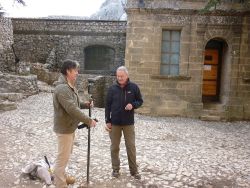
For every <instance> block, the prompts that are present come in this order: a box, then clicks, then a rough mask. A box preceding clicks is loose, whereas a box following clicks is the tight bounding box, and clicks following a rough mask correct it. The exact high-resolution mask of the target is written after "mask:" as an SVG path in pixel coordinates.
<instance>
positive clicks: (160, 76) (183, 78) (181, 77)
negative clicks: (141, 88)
mask: <svg viewBox="0 0 250 188" xmlns="http://www.w3.org/2000/svg"><path fill="white" fill-rule="evenodd" d="M151 78H153V79H166V80H190V79H191V76H184V75H178V76H172V75H160V74H155V75H151Z"/></svg>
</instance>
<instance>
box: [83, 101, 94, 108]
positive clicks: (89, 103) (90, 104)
mask: <svg viewBox="0 0 250 188" xmlns="http://www.w3.org/2000/svg"><path fill="white" fill-rule="evenodd" d="M84 104H85V106H87V107H88V108H89V107H91V108H93V107H94V102H93V101H91V102H89V101H87V102H85V103H84Z"/></svg>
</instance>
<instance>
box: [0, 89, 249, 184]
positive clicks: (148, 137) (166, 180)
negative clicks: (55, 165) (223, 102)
mask: <svg viewBox="0 0 250 188" xmlns="http://www.w3.org/2000/svg"><path fill="white" fill-rule="evenodd" d="M86 113H87V111H86ZM93 116H95V117H96V118H98V119H99V123H98V125H97V127H96V128H94V129H92V130H91V165H90V187H117V188H118V187H119V188H120V187H121V188H122V187H142V188H149V187H150V188H160V187H164V188H165V187H181V188H182V187H199V188H203V187H204V188H213V187H214V188H223V187H224V188H226V187H232V188H241V187H246V188H247V187H250V122H233V123H224V122H203V121H199V120H193V119H186V118H167V117H166V118H154V117H148V116H142V115H136V145H137V158H138V165H139V169H140V173H141V175H142V180H140V181H138V180H134V179H133V178H132V177H131V176H130V174H129V170H128V164H127V157H126V150H125V145H124V142H122V143H121V153H120V157H121V173H122V175H121V177H120V178H119V179H116V178H112V177H111V164H110V152H109V145H110V141H109V137H108V134H107V132H105V130H104V110H103V109H96V108H95V109H93ZM0 120H1V126H0V133H1V136H0V142H1V147H0V164H1V168H0V187H1V188H9V187H11V188H19V187H27V188H39V187H46V186H45V184H44V183H43V182H41V181H39V180H30V179H29V178H28V177H26V176H23V175H21V168H22V167H24V166H25V165H26V164H27V163H29V162H31V161H37V160H40V159H43V156H44V155H46V156H47V157H48V158H49V160H50V161H51V162H53V161H54V160H55V156H56V147H57V146H56V140H55V139H56V137H55V134H54V133H53V131H52V125H53V108H52V94H51V93H40V94H39V95H35V96H31V97H29V98H27V99H25V100H23V101H22V102H20V103H19V104H18V109H17V110H14V111H10V112H4V113H1V114H0ZM86 158H87V130H86V129H85V130H78V131H77V133H76V141H75V144H74V151H73V154H72V156H71V161H70V165H69V168H68V173H69V174H71V175H74V176H75V177H76V178H77V181H76V183H75V185H74V186H71V187H78V186H79V185H84V184H85V182H86Z"/></svg>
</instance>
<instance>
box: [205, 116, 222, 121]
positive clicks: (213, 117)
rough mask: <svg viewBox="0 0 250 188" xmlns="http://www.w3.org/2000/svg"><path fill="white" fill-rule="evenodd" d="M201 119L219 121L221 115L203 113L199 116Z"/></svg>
mask: <svg viewBox="0 0 250 188" xmlns="http://www.w3.org/2000/svg"><path fill="white" fill-rule="evenodd" d="M200 119H201V120H202V121H221V120H222V118H221V116H215V115H214V116H213V115H203V116H201V117H200Z"/></svg>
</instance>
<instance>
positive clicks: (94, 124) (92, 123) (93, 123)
mask: <svg viewBox="0 0 250 188" xmlns="http://www.w3.org/2000/svg"><path fill="white" fill-rule="evenodd" d="M95 126H96V121H95V120H93V119H92V122H91V124H90V127H95Z"/></svg>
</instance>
